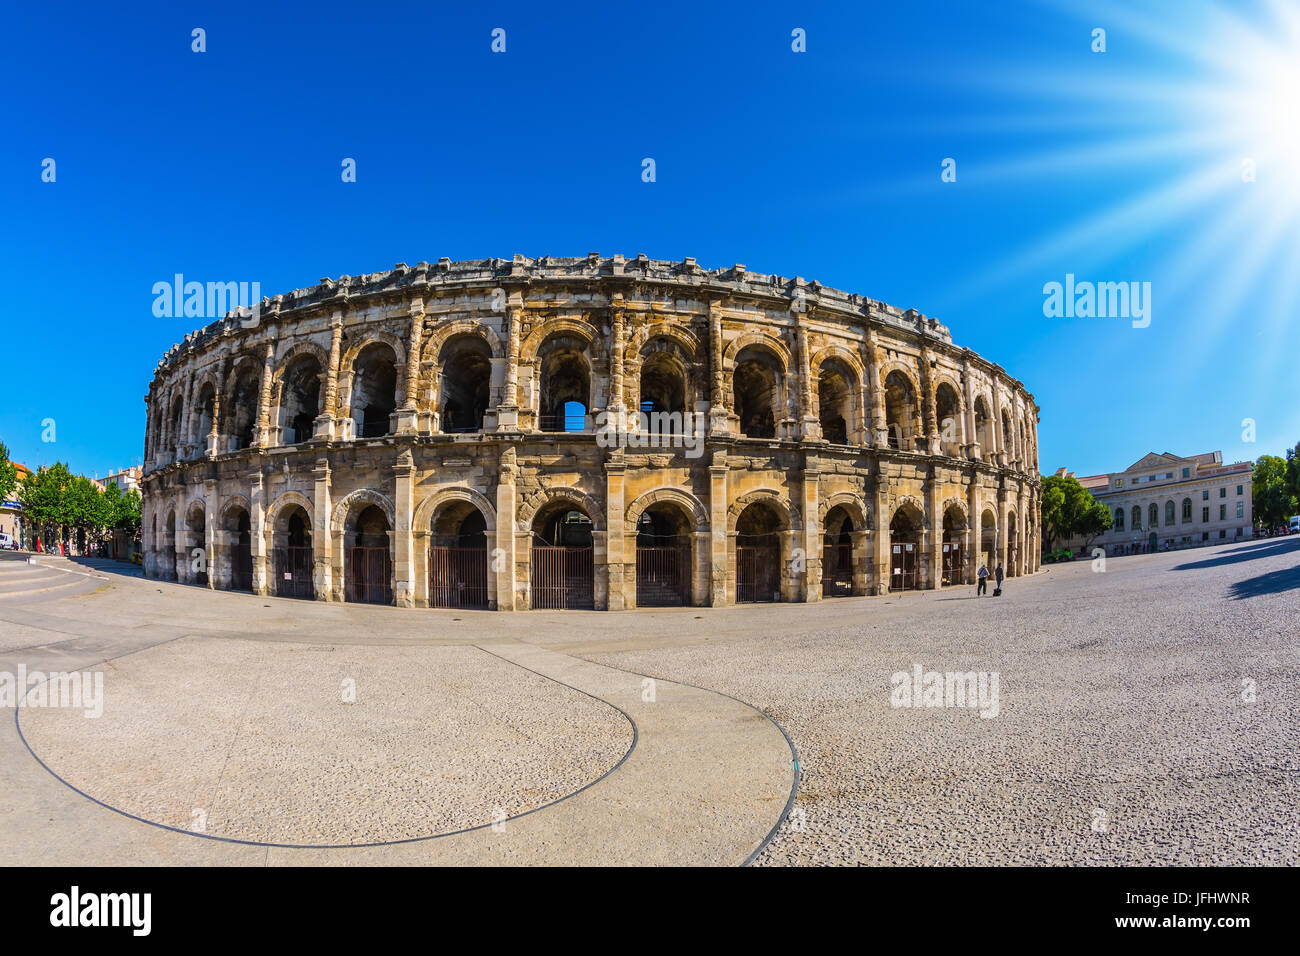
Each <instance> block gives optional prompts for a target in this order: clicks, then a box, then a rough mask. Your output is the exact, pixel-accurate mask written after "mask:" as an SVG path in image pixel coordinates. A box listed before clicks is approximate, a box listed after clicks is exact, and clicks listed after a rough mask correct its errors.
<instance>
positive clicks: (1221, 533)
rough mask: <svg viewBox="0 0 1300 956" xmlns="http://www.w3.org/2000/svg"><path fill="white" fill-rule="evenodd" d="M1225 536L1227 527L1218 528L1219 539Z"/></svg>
mask: <svg viewBox="0 0 1300 956" xmlns="http://www.w3.org/2000/svg"><path fill="white" fill-rule="evenodd" d="M1227 536H1228V529H1227V528H1220V529H1219V540H1220V541H1222V540H1223V539H1224V538H1226V537H1227Z"/></svg>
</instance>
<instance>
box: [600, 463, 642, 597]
mask: <svg viewBox="0 0 1300 956" xmlns="http://www.w3.org/2000/svg"><path fill="white" fill-rule="evenodd" d="M626 470H627V465H626V464H625V463H624V461H623V455H622V449H615V451H614V454H613V455H612V456H611V457H610V459H609V460H608V461H606V462H605V519H606V521H607V522H608V526H607V529H606V530H607V532H608V537H607V541H606V545H605V566H606V568H607V569H608V580H609V591H608V592H607V593H608V605H607V606H608V608H609V610H611V611H621V610H623V609H624V608H625V607H628V606H629V601H628V594H627V590H628V588H627V581H626V577H627V574H626V570H625V569H626V563H625V562H626V558H625V556H624V553H623V551H624V546H625V543H626V535H625V533H624V528H623V525H624V522H625V520H626V519H625V514H626V512H625V504H624V500H623V496H624V481H623V480H624V472H625V471H626ZM631 598H632V600H631V602H630V604H631V605H635V604H636V592H635V590H632V595H631Z"/></svg>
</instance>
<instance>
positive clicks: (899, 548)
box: [889, 505, 925, 591]
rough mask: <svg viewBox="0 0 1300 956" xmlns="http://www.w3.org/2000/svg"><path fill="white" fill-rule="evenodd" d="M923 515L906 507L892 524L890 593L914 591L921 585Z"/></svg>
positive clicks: (895, 515) (899, 512)
mask: <svg viewBox="0 0 1300 956" xmlns="http://www.w3.org/2000/svg"><path fill="white" fill-rule="evenodd" d="M924 523H925V522H924V521H923V520H922V518H921V516H920V515H919V514H917V513H916V511H915V510H914V509H913V508H910V507H908V506H906V505H904V506H903V507H901V508H899V509H898V510H897V511H896V512H894V518H893V520H892V521H890V522H889V590H891V591H914V590H916V589H917V588H919V587H920V586H921V529H922V527H923V526H924Z"/></svg>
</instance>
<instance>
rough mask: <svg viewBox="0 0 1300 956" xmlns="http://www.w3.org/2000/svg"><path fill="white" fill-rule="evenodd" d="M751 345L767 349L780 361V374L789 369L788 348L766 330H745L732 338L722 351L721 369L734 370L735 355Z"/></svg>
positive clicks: (785, 372)
mask: <svg viewBox="0 0 1300 956" xmlns="http://www.w3.org/2000/svg"><path fill="white" fill-rule="evenodd" d="M751 345H754V346H758V347H760V348H766V349H769V350H770V351H771V352H772V353H773V354H774V355H775V357H776V358H777V360H778V361H779V362H780V364H781V372H782V374H787V373H788V372H789V371H790V362H791V358H790V350H789V349H788V348H787V347H786V345H785V343H784V342H782V341H781V340H780V339H778V338H777V337H776V336H774V335H769V334H767V333H766V332H746V333H745V334H744V335H739V336H737V337H736V338H734V339H732V340H731V342H730V343H728V345H727V347H726V349H725V350H724V352H723V356H722V368H723V371H725V372H728V373H730V372H734V371H735V370H736V356H737V355H739V354H740V353H741V351H742V350H744V349H746V348H748V347H749V346H751Z"/></svg>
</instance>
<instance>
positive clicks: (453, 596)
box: [429, 501, 490, 610]
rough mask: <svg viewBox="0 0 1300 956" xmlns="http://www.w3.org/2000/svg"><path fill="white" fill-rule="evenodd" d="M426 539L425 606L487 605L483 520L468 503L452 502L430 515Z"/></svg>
mask: <svg viewBox="0 0 1300 956" xmlns="http://www.w3.org/2000/svg"><path fill="white" fill-rule="evenodd" d="M430 531H431V534H430V538H429V606H430V607H456V608H477V609H480V610H483V609H486V608H487V607H489V606H490V602H489V596H488V546H487V545H488V539H487V520H486V519H485V518H484V517H483V512H481V511H479V510H478V508H477V507H475V506H474V505H473V504H472V503H471V502H468V501H453V502H450V503H448V504H446V505H444V506H443V507H441V508H439V509H438V511H437V512H436V513H435V514H434V516H433V522H432V526H431V528H430Z"/></svg>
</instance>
